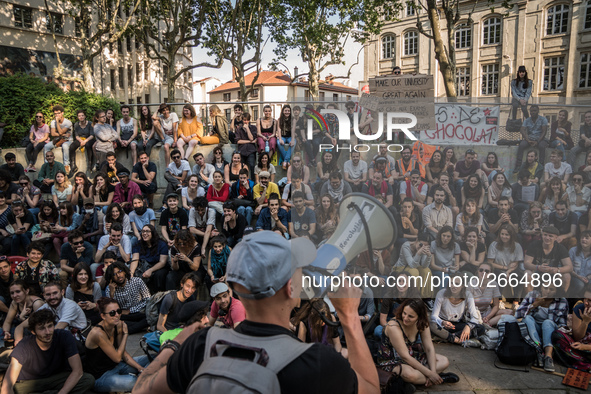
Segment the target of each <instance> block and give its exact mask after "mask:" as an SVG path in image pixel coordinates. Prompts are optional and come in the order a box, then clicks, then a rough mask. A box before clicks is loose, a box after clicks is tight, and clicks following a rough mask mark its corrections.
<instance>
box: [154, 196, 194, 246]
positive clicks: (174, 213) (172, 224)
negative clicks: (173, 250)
mask: <svg viewBox="0 0 591 394" xmlns="http://www.w3.org/2000/svg"><path fill="white" fill-rule="evenodd" d="M166 206H167V208H166V209H165V210H164V211H162V213H161V214H160V220H159V222H158V225H159V226H160V233H161V234H162V239H163V240H164V241H165V242H166V243H167V244H168V246H169V247H170V246H172V245H173V244H174V237H176V235H177V234H178V232H179V231H181V230H184V229H186V228H187V225H188V224H189V215H188V214H187V212H186V211H185V210H184V209H180V208H179V196H178V194H176V193H170V194H168V195H167V196H166Z"/></svg>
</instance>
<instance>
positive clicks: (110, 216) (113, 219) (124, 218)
mask: <svg viewBox="0 0 591 394" xmlns="http://www.w3.org/2000/svg"><path fill="white" fill-rule="evenodd" d="M113 223H119V224H121V226H122V227H123V235H129V234H133V231H132V230H131V223H130V222H129V216H128V215H127V214H126V213H125V211H124V210H123V208H121V205H119V203H118V202H114V203H112V204H111V205H109V206H108V207H107V213H106V214H105V216H104V218H103V234H105V235H106V234H109V231H111V226H112V225H113Z"/></svg>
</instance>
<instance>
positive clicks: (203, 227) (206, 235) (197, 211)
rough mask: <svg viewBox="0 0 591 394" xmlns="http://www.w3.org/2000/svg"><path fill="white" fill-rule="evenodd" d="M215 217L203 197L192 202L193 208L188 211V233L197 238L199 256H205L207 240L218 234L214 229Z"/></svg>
mask: <svg viewBox="0 0 591 394" xmlns="http://www.w3.org/2000/svg"><path fill="white" fill-rule="evenodd" d="M215 221H216V215H215V210H214V209H213V208H209V207H208V205H207V199H206V198H205V197H197V198H196V199H194V200H193V206H192V207H191V210H190V211H189V231H190V232H191V234H193V235H194V236H196V237H197V242H199V244H201V245H202V250H201V254H202V255H203V256H205V248H206V246H207V245H208V244H209V239H210V237H212V236H216V235H217V234H219V233H218V231H217V229H216V228H215V225H216V223H215Z"/></svg>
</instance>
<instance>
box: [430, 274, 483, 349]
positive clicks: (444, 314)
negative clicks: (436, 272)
mask: <svg viewBox="0 0 591 394" xmlns="http://www.w3.org/2000/svg"><path fill="white" fill-rule="evenodd" d="M479 316H480V314H479V313H478V310H477V309H476V305H475V304H474V297H473V296H472V293H471V292H470V291H468V290H467V289H466V286H465V285H464V278H463V274H461V273H459V272H458V273H454V274H452V275H451V278H450V281H449V287H448V288H447V289H441V290H439V292H438V293H437V296H436V297H435V306H434V307H433V311H432V313H431V323H430V326H431V332H432V333H433V334H435V335H436V336H437V337H439V338H440V339H443V340H444V341H447V342H449V343H455V344H463V345H465V346H470V347H480V345H481V343H480V342H479V341H478V340H477V339H476V338H478V337H479V336H481V335H483V334H484V332H485V330H484V327H483V326H482V325H481V324H480V323H479V319H478V317H479ZM470 338H474V340H473V341H469V340H470Z"/></svg>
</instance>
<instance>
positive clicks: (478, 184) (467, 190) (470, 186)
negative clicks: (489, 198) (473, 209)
mask: <svg viewBox="0 0 591 394" xmlns="http://www.w3.org/2000/svg"><path fill="white" fill-rule="evenodd" d="M456 190H459V193H460V197H461V198H460V199H459V200H458V206H460V205H464V204H465V203H466V200H467V199H469V198H471V199H473V200H474V201H476V205H478V208H479V209H482V208H483V206H484V200H485V197H484V195H485V191H484V187H483V185H482V179H481V178H480V177H479V176H478V175H474V174H472V175H468V177H467V178H466V182H465V183H464V185H463V187H462V188H461V189H457V188H456Z"/></svg>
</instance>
